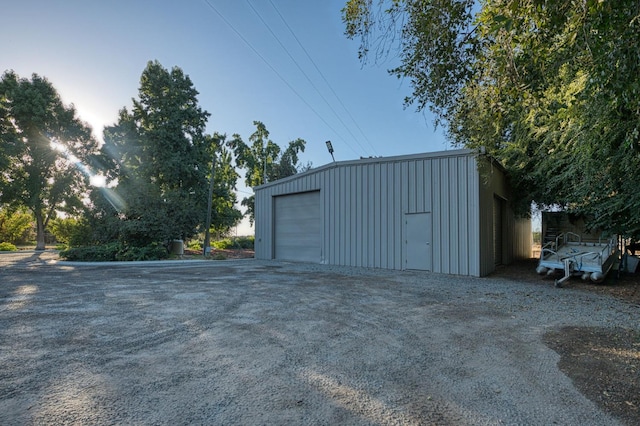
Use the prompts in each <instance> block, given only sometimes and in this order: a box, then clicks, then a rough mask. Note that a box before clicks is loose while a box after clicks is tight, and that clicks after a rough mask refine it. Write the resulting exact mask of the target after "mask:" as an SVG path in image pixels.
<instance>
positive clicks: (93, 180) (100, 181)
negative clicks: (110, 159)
mask: <svg viewBox="0 0 640 426" xmlns="http://www.w3.org/2000/svg"><path fill="white" fill-rule="evenodd" d="M89 183H90V184H91V186H95V187H96V188H104V187H105V186H107V178H106V177H104V176H102V175H92V176H91V177H89Z"/></svg>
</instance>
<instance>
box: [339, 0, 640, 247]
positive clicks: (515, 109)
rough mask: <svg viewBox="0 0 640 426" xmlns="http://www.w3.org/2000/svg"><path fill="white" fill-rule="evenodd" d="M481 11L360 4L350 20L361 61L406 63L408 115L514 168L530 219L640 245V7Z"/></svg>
mask: <svg viewBox="0 0 640 426" xmlns="http://www.w3.org/2000/svg"><path fill="white" fill-rule="evenodd" d="M475 3H476V2H474V1H463V0H389V1H385V0H381V1H376V2H374V1H372V0H350V1H348V2H347V4H346V7H345V8H344V10H343V13H344V15H343V16H344V20H345V23H346V30H347V35H348V36H349V37H355V38H359V39H360V40H361V43H362V44H361V50H360V53H361V55H362V56H363V58H366V57H369V58H370V57H371V56H372V52H375V56H374V57H375V58H379V57H380V56H386V55H389V54H395V53H397V54H398V55H399V60H400V64H401V65H400V66H398V67H396V68H394V69H393V70H391V72H392V73H393V74H395V75H397V76H398V77H403V78H408V79H409V80H410V82H411V84H412V86H413V89H414V91H413V94H412V96H410V97H409V98H408V99H407V100H406V102H407V104H410V103H412V102H416V103H417V107H418V109H422V108H425V107H429V108H431V109H432V110H433V111H434V112H435V113H436V116H437V120H438V122H439V123H442V124H444V125H445V126H446V127H447V130H448V134H449V136H450V137H451V139H452V140H453V141H454V142H455V143H458V144H462V145H464V146H467V147H472V148H473V147H479V146H484V147H486V148H487V149H488V150H489V152H490V153H491V154H492V155H494V156H495V157H497V158H498V159H500V160H501V161H502V162H503V163H504V164H505V166H506V167H507V169H508V171H509V174H510V177H511V181H512V185H513V186H514V188H515V191H514V195H515V196H516V198H517V202H518V203H517V204H518V207H519V208H520V210H521V211H524V210H526V209H527V208H528V206H529V205H530V202H531V201H535V202H538V203H539V204H542V205H552V204H556V205H561V206H563V207H565V208H567V209H569V210H572V211H574V212H576V213H584V214H587V215H588V216H589V217H591V218H592V225H593V226H600V227H603V228H605V229H608V230H610V231H613V232H618V233H623V234H627V235H631V236H636V237H638V236H640V215H638V213H637V212H638V211H640V192H638V191H637V190H636V189H635V184H634V180H635V176H637V171H638V170H640V144H639V141H640V135H639V133H640V96H639V95H640V82H638V79H637V75H640V69H639V68H640V61H638V57H639V56H640V4H639V3H638V2H637V1H635V0H633V1H632V0H621V1H618V2H602V1H597V0H585V1H580V2H570V1H557V2H550V1H544V0H529V1H517V0H500V1H498V0H495V1H480V2H479V3H478V4H475ZM394 41H395V42H397V44H393V42H394Z"/></svg>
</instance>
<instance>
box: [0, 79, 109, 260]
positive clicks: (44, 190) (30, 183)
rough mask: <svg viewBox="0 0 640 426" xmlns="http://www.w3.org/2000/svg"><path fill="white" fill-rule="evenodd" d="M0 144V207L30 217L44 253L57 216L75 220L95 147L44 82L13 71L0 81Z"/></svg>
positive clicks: (69, 107) (85, 129)
mask: <svg viewBox="0 0 640 426" xmlns="http://www.w3.org/2000/svg"><path fill="white" fill-rule="evenodd" d="M0 142H1V143H0V202H1V203H6V204H7V205H9V206H13V207H15V206H23V207H26V208H28V209H29V210H31V212H33V215H34V218H35V221H36V233H37V235H36V240H37V245H36V249H37V250H44V248H45V238H44V237H45V229H46V227H47V225H48V223H49V220H51V218H53V217H55V216H56V212H57V211H66V212H67V213H71V214H77V213H78V212H79V210H80V209H81V208H82V206H83V205H82V198H83V196H84V194H85V193H86V188H87V184H88V179H87V176H86V175H84V174H83V170H85V167H86V166H85V164H86V161H88V159H89V158H90V156H91V155H92V154H93V153H94V152H95V150H96V149H97V142H96V141H95V139H93V138H92V136H91V128H90V127H89V126H88V125H86V124H85V123H83V122H82V121H81V120H80V119H79V118H78V117H77V114H76V110H75V108H74V107H73V105H64V104H63V103H62V101H61V99H60V96H59V94H58V92H57V91H56V89H55V88H54V87H53V85H52V84H51V83H50V82H49V81H48V80H47V79H46V78H43V77H40V76H39V75H37V74H33V75H32V77H31V79H25V78H19V77H18V75H17V74H15V73H14V72H12V71H8V72H6V73H5V74H4V75H3V76H2V81H0Z"/></svg>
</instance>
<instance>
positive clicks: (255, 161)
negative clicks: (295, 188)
mask: <svg viewBox="0 0 640 426" xmlns="http://www.w3.org/2000/svg"><path fill="white" fill-rule="evenodd" d="M253 125H254V126H256V131H255V132H253V133H252V134H251V136H249V144H247V143H245V142H244V141H243V140H242V138H241V137H240V135H238V134H234V135H233V138H232V139H231V140H229V141H228V142H227V145H228V146H229V147H230V148H231V150H232V151H233V154H234V156H235V158H236V165H237V167H238V168H240V169H244V171H245V184H246V185H247V186H249V187H254V186H258V185H262V184H264V183H267V182H271V181H274V180H277V179H282V178H284V177H287V176H291V175H294V174H296V173H298V171H300V170H302V169H303V168H304V167H303V166H301V165H300V162H299V158H298V154H299V153H300V152H304V147H305V144H306V142H305V141H304V140H303V139H300V138H298V139H296V140H293V141H291V142H289V145H287V148H286V149H285V150H284V151H282V149H281V148H280V146H278V145H277V144H276V143H275V142H273V141H272V140H271V139H269V131H268V130H267V128H266V126H265V125H264V124H263V123H262V122H260V121H254V122H253ZM306 167H307V168H308V167H309V166H306ZM242 205H243V206H245V207H246V208H247V213H246V214H247V215H248V216H249V219H250V221H251V222H253V220H254V218H255V196H253V195H251V196H249V197H245V198H244V199H243V200H242Z"/></svg>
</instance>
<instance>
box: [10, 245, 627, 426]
mask: <svg viewBox="0 0 640 426" xmlns="http://www.w3.org/2000/svg"><path fill="white" fill-rule="evenodd" d="M47 256H51V254H48V253H44V254H36V253H31V254H22V255H20V256H18V255H13V254H0V267H1V269H0V424H2V425H12V424H63V423H64V424H142V425H147V424H171V425H175V424H219V425H221V424H225V425H227V424H242V425H254V424H311V425H316V424H327V425H334V424H350V425H360V424H362V425H365V424H366V425H368V424H379V425H387V424H401V425H404V424H407V425H412V424H439V425H447V424H455V425H459V424H462V425H465V424H469V425H485V424H486V425H493V424H530V425H535V424H539V425H543V424H544V425H548V424H554V423H556V424H596V425H597V424H602V425H612V424H617V421H616V419H614V418H612V417H610V416H609V415H607V414H606V413H604V412H602V411H601V410H599V409H598V407H597V406H596V405H595V404H594V403H592V402H591V401H589V400H588V399H586V398H585V397H584V396H583V395H582V394H581V393H580V392H579V391H578V390H577V389H576V388H575V387H574V386H573V384H572V382H571V380H570V379H569V378H568V377H566V376H565V375H563V374H562V372H561V371H560V370H559V369H558V367H557V363H558V360H559V356H558V355H557V354H556V353H555V352H554V351H552V350H551V349H549V348H547V347H546V346H545V345H544V343H543V341H542V335H543V334H544V333H545V332H546V331H549V330H554V329H557V328H559V327H561V326H567V325H580V326H589V325H593V326H611V327H615V326H628V325H629V324H630V322H633V323H637V321H638V316H637V307H633V306H632V305H629V304H625V303H624V302H622V301H618V300H616V299H612V298H609V297H606V296H601V295H596V294H588V293H575V292H566V291H558V290H557V289H555V288H553V286H551V285H534V284H530V283H516V282H513V281H509V280H506V279H495V278H494V279H491V278H481V279H479V278H469V277H455V276H447V275H437V274H430V273H418V272H397V271H386V270H370V269H356V268H341V267H333V266H331V267H330V266H323V265H309V264H293V263H282V262H264V261H257V260H241V261H222V262H213V261H208V262H196V261H172V262H155V263H147V262H137V263H128V264H100V265H96V264H75V263H69V262H58V263H55V262H52V261H47V259H48V257H47Z"/></svg>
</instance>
